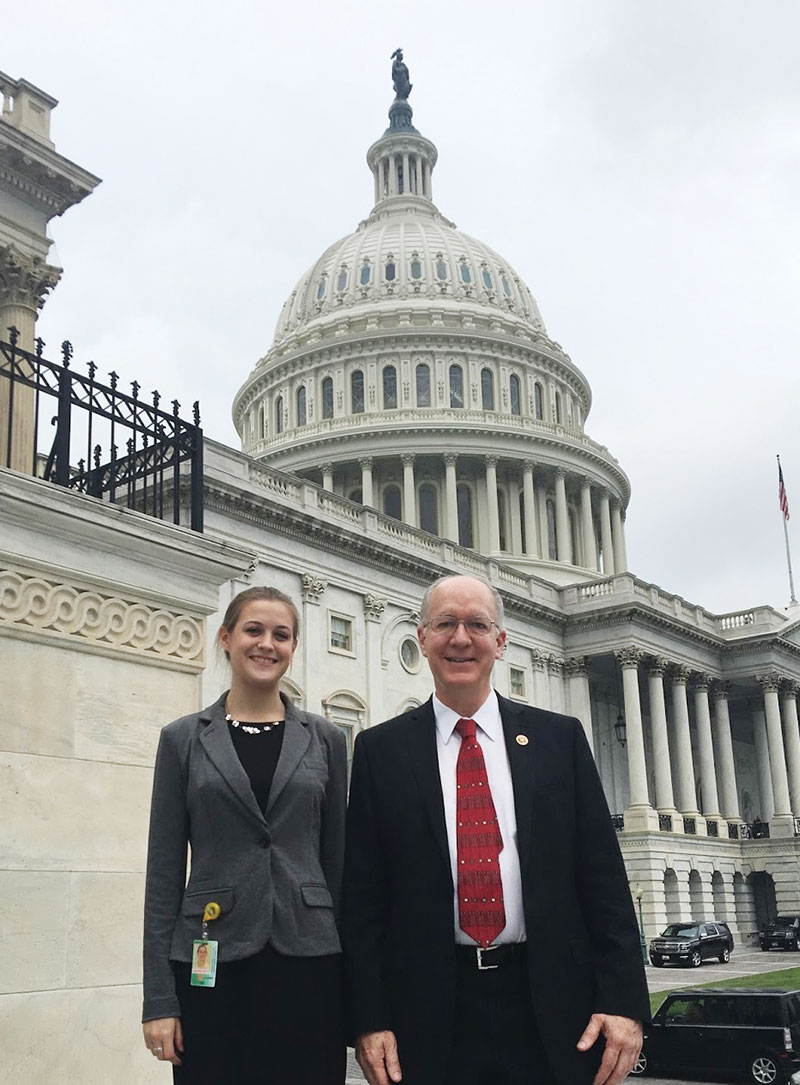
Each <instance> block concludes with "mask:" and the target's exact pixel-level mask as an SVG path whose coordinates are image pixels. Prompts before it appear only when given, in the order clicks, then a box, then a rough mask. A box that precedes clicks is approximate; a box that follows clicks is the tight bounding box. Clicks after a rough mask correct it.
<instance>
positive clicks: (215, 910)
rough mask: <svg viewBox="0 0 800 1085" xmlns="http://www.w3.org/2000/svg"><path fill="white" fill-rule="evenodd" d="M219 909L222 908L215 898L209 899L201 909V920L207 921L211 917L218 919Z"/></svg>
mask: <svg viewBox="0 0 800 1085" xmlns="http://www.w3.org/2000/svg"><path fill="white" fill-rule="evenodd" d="M221 911H222V909H221V908H220V906H219V905H218V904H217V902H216V901H215V900H210V901H209V902H208V904H207V905H206V906H205V909H204V911H203V922H204V923H209V922H210V921H211V920H212V919H219V914H220V912H221Z"/></svg>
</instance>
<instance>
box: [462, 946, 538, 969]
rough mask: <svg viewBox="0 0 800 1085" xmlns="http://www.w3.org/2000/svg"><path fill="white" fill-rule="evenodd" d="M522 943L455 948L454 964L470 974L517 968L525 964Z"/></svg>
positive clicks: (525, 956)
mask: <svg viewBox="0 0 800 1085" xmlns="http://www.w3.org/2000/svg"><path fill="white" fill-rule="evenodd" d="M527 959H528V955H527V947H526V945H525V943H524V942H517V943H515V944H514V945H505V946H487V947H486V948H485V949H484V948H483V947H482V946H456V962H457V963H458V966H459V967H460V968H465V969H467V970H468V971H470V972H489V971H492V970H493V969H495V968H510V967H512V966H514V965H516V966H517V967H519V966H520V965H524V964H525V963H526V962H527Z"/></svg>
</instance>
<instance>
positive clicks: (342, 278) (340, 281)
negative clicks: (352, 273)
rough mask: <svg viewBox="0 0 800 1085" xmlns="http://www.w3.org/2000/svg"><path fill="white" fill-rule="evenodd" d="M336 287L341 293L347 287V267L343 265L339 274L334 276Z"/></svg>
mask: <svg viewBox="0 0 800 1085" xmlns="http://www.w3.org/2000/svg"><path fill="white" fill-rule="evenodd" d="M336 289H337V290H338V291H339V293H340V294H341V293H342V291H343V290H346V289H347V268H346V267H343V268H342V270H341V271H340V272H339V274H338V275H337V276H336Z"/></svg>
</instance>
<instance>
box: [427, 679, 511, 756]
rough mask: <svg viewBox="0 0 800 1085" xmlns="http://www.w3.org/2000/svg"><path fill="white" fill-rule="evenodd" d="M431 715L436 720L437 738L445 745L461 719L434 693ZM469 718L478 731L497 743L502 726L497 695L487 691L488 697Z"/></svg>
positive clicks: (500, 736)
mask: <svg viewBox="0 0 800 1085" xmlns="http://www.w3.org/2000/svg"><path fill="white" fill-rule="evenodd" d="M433 715H434V718H435V719H436V730H437V732H438V734H439V738H440V739H441V740H442V742H444V743H445V744H447V743H448V742H449V741H450V739H451V737H452V735H453V731H455V729H456V724H457V723H458V721H459V720H460V719H463V717H462V716H460V715H459V714H458V712H454V711H453V709H452V708H448V707H447V705H446V704H443V703H442V701H440V700H439V698H438V697H437V696H436V694H435V693H434V695H433ZM469 718H470V719H473V720H475V722H476V723H477V725H478V727H479V728H480V730H481V731H482V732H483V733H484V734H485V735H486V736H487V738H490V739H491V740H492V742H497V741H498V740H499V739H500V738H502V735H503V724H502V720H501V719H500V705H499V704H498V701H497V694H496V693H495V691H494V690H493V689H492V690H489V696H488V697H487V698H486V700H485V701H484V702H483V704H482V705H481V707H480V708H479V709H478V711H477V712H473V713H472V715H471V716H470V717H469Z"/></svg>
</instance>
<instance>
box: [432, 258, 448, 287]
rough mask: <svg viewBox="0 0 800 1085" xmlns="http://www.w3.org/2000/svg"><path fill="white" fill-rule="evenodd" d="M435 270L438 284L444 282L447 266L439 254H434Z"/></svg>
mask: <svg viewBox="0 0 800 1085" xmlns="http://www.w3.org/2000/svg"><path fill="white" fill-rule="evenodd" d="M434 267H435V269H436V278H437V279H439V281H440V282H444V281H445V280H446V279H447V264H446V263H445V262H444V257H443V256H442V254H441V253H440V252H437V254H436V263H435V265H434Z"/></svg>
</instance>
